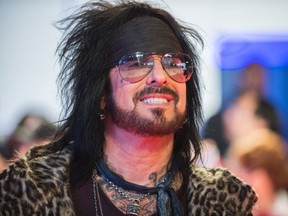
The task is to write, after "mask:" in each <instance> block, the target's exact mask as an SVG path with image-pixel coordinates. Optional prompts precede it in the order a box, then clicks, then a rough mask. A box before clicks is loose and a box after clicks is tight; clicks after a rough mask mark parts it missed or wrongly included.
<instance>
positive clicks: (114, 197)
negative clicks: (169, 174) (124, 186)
mask: <svg viewBox="0 0 288 216" xmlns="http://www.w3.org/2000/svg"><path fill="white" fill-rule="evenodd" d="M97 182H98V184H99V185H100V187H101V189H102V190H103V191H104V193H105V194H106V196H107V197H108V198H109V199H110V200H111V202H112V203H113V204H114V205H115V206H116V207H117V208H118V209H119V210H120V211H121V212H123V213H124V214H126V212H127V209H128V205H129V201H128V199H127V198H125V197H123V196H122V195H121V194H119V193H118V192H117V191H116V190H115V189H114V188H112V187H111V186H110V185H109V184H108V183H107V182H106V181H105V180H104V179H102V178H101V177H100V176H97ZM126 195H127V196H128V197H133V198H136V199H140V198H143V195H144V194H138V193H136V192H131V191H127V193H126ZM156 203H157V196H156V195H148V196H146V197H145V198H143V199H141V201H140V206H141V212H140V215H141V216H150V215H153V214H155V213H156V211H157V210H156Z"/></svg>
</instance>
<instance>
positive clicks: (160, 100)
mask: <svg viewBox="0 0 288 216" xmlns="http://www.w3.org/2000/svg"><path fill="white" fill-rule="evenodd" d="M143 102H144V103H149V104H161V103H168V101H167V99H164V98H146V99H144V100H143Z"/></svg>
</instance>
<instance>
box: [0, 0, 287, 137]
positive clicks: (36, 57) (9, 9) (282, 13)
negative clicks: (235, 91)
mask: <svg viewBox="0 0 288 216" xmlns="http://www.w3.org/2000/svg"><path fill="white" fill-rule="evenodd" d="M82 2H85V0H49V1H37V0H24V1H23V0H11V1H10V0H0V136H1V135H7V134H8V133H9V132H10V131H11V130H12V128H13V127H14V126H15V124H16V122H17V121H18V120H19V118H20V117H21V116H22V114H23V113H24V112H26V111H28V110H36V111H37V112H40V113H44V114H45V115H46V116H47V117H49V118H51V119H52V120H57V119H58V115H59V112H60V107H61V105H60V100H59V97H58V96H57V95H56V93H57V88H56V77H57V74H58V72H59V66H58V64H57V56H56V55H55V49H56V46H57V43H58V42H59V39H60V37H61V35H60V33H59V32H58V30H56V28H55V27H53V23H54V22H55V21H57V20H59V18H60V17H63V15H64V14H65V13H67V11H65V9H67V8H70V7H72V6H73V5H75V4H79V3H82ZM165 2H166V4H167V5H168V6H169V8H170V9H169V10H170V11H171V12H172V13H173V14H174V15H175V16H176V17H179V18H180V19H181V20H184V21H186V22H189V23H193V24H195V25H196V28H197V29H198V30H199V31H200V33H201V34H202V35H203V36H204V39H205V42H206V46H205V49H204V51H203V53H202V61H203V62H202V71H203V81H204V82H203V83H204V85H205V89H204V112H205V116H206V117H208V116H210V115H211V114H212V113H213V112H215V111H216V110H217V109H218V108H219V105H220V89H219V87H220V79H219V74H218V70H217V67H216V65H215V62H214V57H213V56H214V53H215V45H216V44H215V43H216V40H217V38H218V37H219V35H221V34H222V33H231V32H234V33H235V32H239V33H243V32H244V33H247V32H249V33H253V32H262V33H279V32H280V33H283V32H284V33H288V22H287V20H288V13H287V9H288V1H286V0H273V1H268V0H267V1H265V0H262V1H260V0H253V1H252V0H241V1H240V0H238V1H236V0H234V1H232V0H218V1H215V0H197V1H196V0H166V1H165ZM159 4H161V5H163V4H164V3H163V2H160V1H159Z"/></svg>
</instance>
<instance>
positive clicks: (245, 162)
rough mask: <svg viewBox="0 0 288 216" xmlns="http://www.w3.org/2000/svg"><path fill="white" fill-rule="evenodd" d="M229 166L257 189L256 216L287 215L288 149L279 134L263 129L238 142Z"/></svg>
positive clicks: (232, 145) (229, 154)
mask: <svg viewBox="0 0 288 216" xmlns="http://www.w3.org/2000/svg"><path fill="white" fill-rule="evenodd" d="M226 164H227V166H228V167H229V169H231V170H233V172H234V173H235V174H236V175H237V176H239V177H241V178H242V179H243V180H244V181H246V182H247V183H249V184H251V185H252V186H253V187H254V188H255V190H256V192H257V194H258V195H259V202H258V203H257V205H256V206H255V208H254V209H255V212H254V213H255V215H256V216H264V215H266V216H287V215H288V162H287V149H286V148H285V142H284V140H283V138H282V137H281V136H279V134H277V133H275V132H273V131H271V130H269V129H267V128H262V129H258V130H255V131H251V132H250V133H247V134H246V135H244V136H242V137H239V138H237V139H235V140H234V141H233V142H232V144H231V146H230V148H229V150H228V154H227V163H226Z"/></svg>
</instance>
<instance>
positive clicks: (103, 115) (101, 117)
mask: <svg viewBox="0 0 288 216" xmlns="http://www.w3.org/2000/svg"><path fill="white" fill-rule="evenodd" d="M98 115H99V117H100V119H101V120H104V119H105V118H106V116H105V114H104V113H98Z"/></svg>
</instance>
